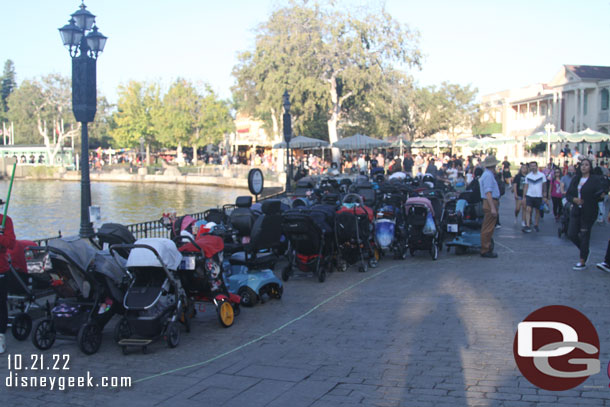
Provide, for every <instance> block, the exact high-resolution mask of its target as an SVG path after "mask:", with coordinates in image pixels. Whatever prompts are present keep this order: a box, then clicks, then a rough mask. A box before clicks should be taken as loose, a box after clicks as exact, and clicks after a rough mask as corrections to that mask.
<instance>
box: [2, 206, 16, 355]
mask: <svg viewBox="0 0 610 407" xmlns="http://www.w3.org/2000/svg"><path fill="white" fill-rule="evenodd" d="M1 205H4V201H2V200H1V199H0V206H1ZM2 218H3V215H0V224H2ZM13 247H15V231H14V230H13V221H12V220H11V218H10V217H8V216H7V217H6V222H5V224H4V230H1V229H0V354H2V353H4V352H6V338H5V336H4V334H5V333H6V328H7V327H8V304H7V295H8V292H7V290H8V287H7V285H8V282H7V278H8V277H7V275H6V272H7V271H8V270H9V268H8V252H7V251H8V249H12V248H13Z"/></svg>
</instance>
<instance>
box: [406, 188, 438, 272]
mask: <svg viewBox="0 0 610 407" xmlns="http://www.w3.org/2000/svg"><path fill="white" fill-rule="evenodd" d="M405 213H406V215H407V233H408V236H409V237H408V244H409V252H410V253H411V256H415V251H416V250H428V251H429V252H430V256H431V257H432V260H436V259H438V252H439V250H440V248H441V242H440V232H439V224H438V218H437V216H438V215H437V212H435V208H434V206H433V205H432V202H430V200H429V199H428V198H423V197H415V198H409V199H407V203H406V204H405Z"/></svg>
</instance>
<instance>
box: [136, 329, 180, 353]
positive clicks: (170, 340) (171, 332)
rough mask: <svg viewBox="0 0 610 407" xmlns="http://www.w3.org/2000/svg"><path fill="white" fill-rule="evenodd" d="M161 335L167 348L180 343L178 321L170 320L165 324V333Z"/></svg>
mask: <svg viewBox="0 0 610 407" xmlns="http://www.w3.org/2000/svg"><path fill="white" fill-rule="evenodd" d="M163 337H164V339H165V342H167V346H168V347H169V348H175V347H176V346H178V344H179V343H180V327H179V326H178V322H176V321H172V322H170V323H169V324H167V327H166V328H165V335H164V336H163ZM142 352H145V350H144V349H142Z"/></svg>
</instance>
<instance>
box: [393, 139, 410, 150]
mask: <svg viewBox="0 0 610 407" xmlns="http://www.w3.org/2000/svg"><path fill="white" fill-rule="evenodd" d="M410 146H411V142H410V141H409V140H405V139H404V138H399V139H398V140H396V141H395V142H393V143H392V145H391V147H394V148H403V147H410Z"/></svg>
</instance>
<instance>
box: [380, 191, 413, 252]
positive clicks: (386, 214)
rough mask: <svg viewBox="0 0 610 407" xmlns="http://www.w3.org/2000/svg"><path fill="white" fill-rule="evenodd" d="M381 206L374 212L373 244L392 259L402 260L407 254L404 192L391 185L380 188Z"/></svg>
mask: <svg viewBox="0 0 610 407" xmlns="http://www.w3.org/2000/svg"><path fill="white" fill-rule="evenodd" d="M380 190H381V192H380V197H381V198H380V201H381V206H380V208H379V209H378V210H377V211H376V220H375V242H376V243H377V246H378V247H379V250H380V251H381V252H382V253H383V252H384V251H385V250H387V251H391V252H393V253H394V258H396V259H404V258H405V257H406V253H407V230H406V225H405V218H404V215H403V206H404V202H405V200H406V194H405V191H401V190H400V189H399V188H398V187H397V186H396V185H393V183H387V184H384V185H383V186H382V187H381V189H380Z"/></svg>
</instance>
